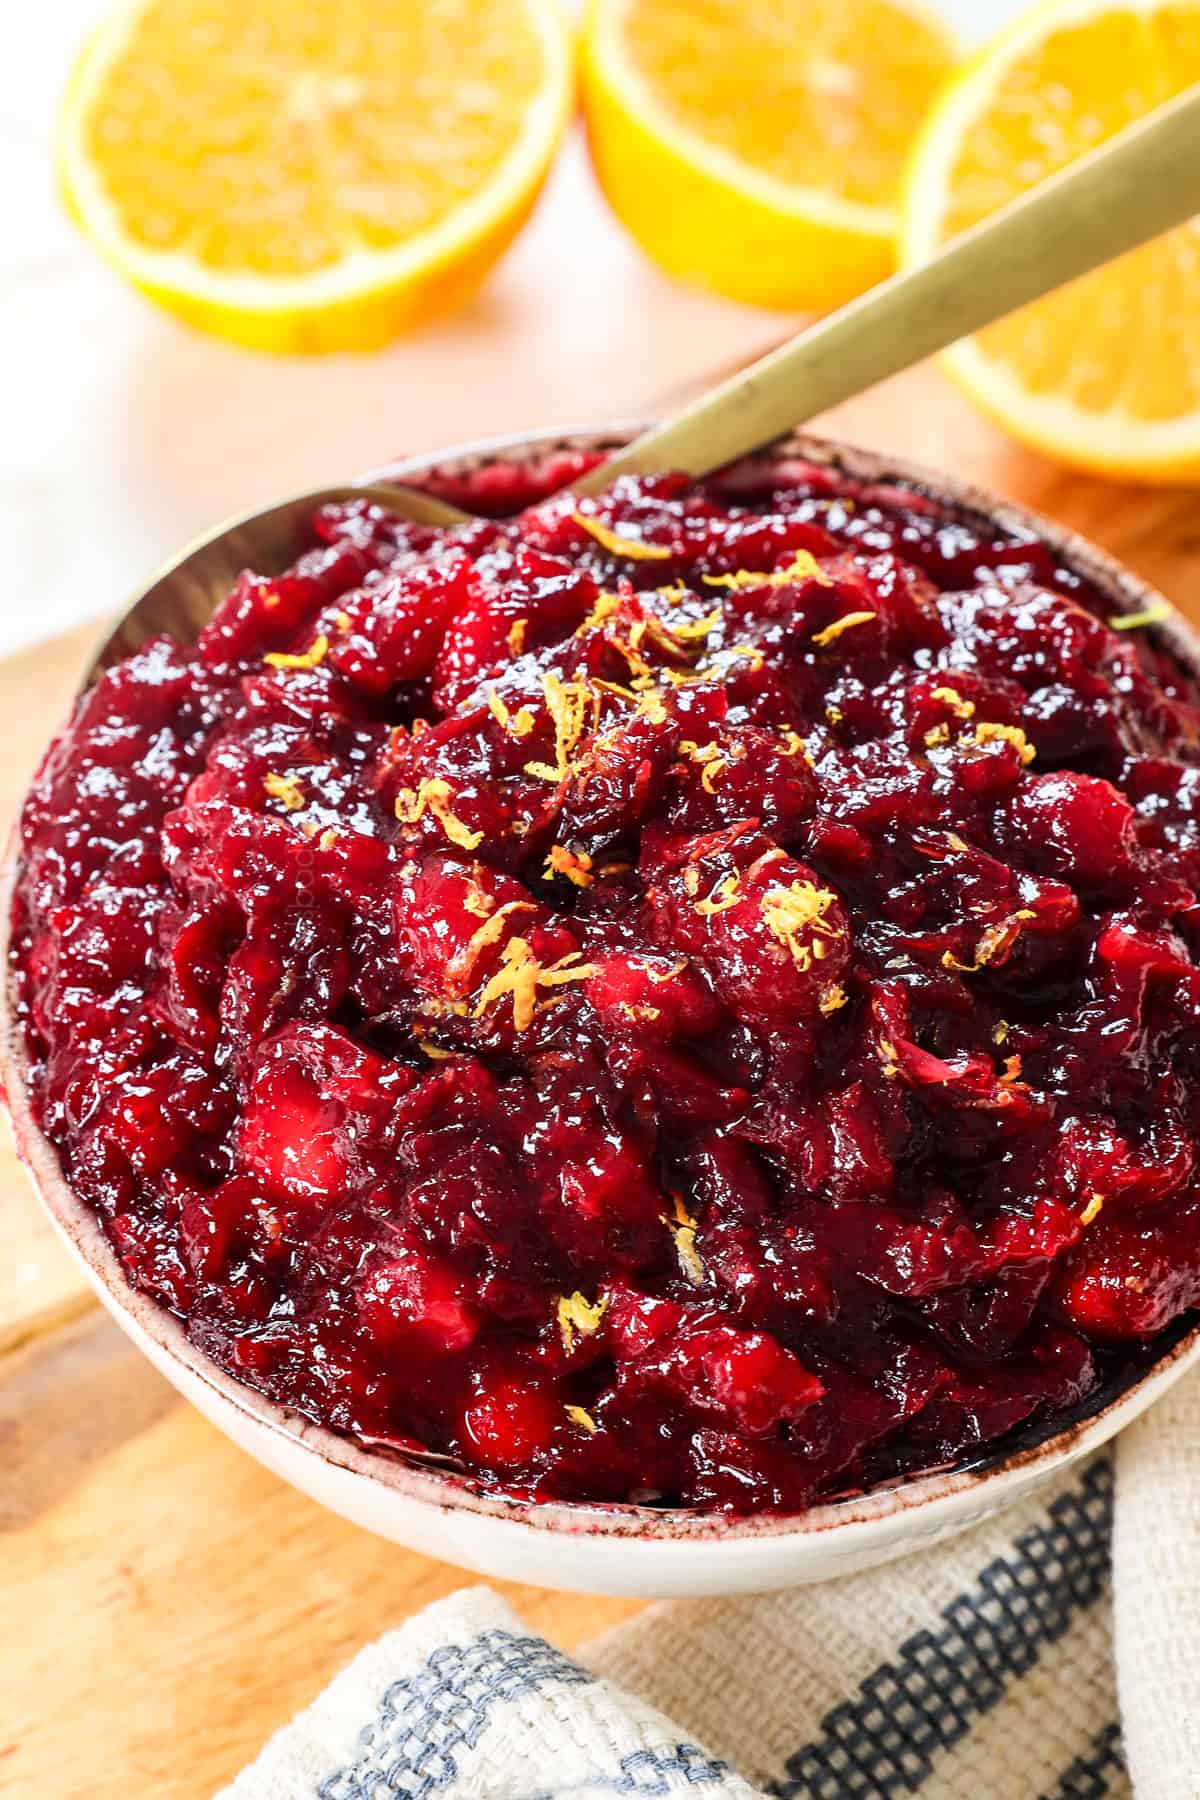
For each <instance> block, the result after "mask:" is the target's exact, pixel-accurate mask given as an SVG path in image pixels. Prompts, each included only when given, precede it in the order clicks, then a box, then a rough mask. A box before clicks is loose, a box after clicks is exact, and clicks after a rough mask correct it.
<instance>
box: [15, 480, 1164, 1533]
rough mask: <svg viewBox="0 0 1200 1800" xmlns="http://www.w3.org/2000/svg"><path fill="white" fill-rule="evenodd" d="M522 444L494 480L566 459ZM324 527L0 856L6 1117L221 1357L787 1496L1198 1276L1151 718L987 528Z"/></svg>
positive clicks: (380, 519)
mask: <svg viewBox="0 0 1200 1800" xmlns="http://www.w3.org/2000/svg"><path fill="white" fill-rule="evenodd" d="M563 473H564V468H563V467H561V466H560V467H558V468H555V469H553V470H552V471H550V472H549V474H548V475H547V477H546V478H547V479H548V480H549V479H553V478H556V477H560V476H561V475H562V474H563ZM469 497H470V498H473V499H484V500H487V501H488V502H489V504H490V506H491V509H492V510H493V511H495V510H502V509H504V508H506V507H507V508H513V507H515V506H518V505H521V504H522V503H527V502H530V501H531V498H532V504H528V505H527V509H526V510H524V511H522V512H520V513H519V514H518V515H517V516H515V517H511V518H508V519H502V520H500V521H499V522H482V521H481V522H480V523H479V524H478V525H477V526H472V527H469V528H464V529H462V530H460V531H458V532H452V533H449V534H446V533H436V532H433V531H431V530H428V529H423V528H417V527H412V526H407V525H404V524H401V523H399V522H397V521H396V520H394V519H392V518H390V517H388V516H387V515H386V514H385V513H383V512H381V511H379V510H377V509H375V508H373V507H368V506H365V505H355V506H344V507H340V508H327V509H326V510H324V511H323V512H321V513H320V514H319V515H318V516H317V517H316V518H315V519H314V521H313V547H312V548H310V549H308V550H306V551H305V553H304V554H303V555H302V556H301V558H300V560H299V561H298V562H297V564H296V565H295V567H294V569H293V570H292V571H291V572H290V573H289V574H287V575H285V576H283V577H281V578H278V579H275V580H266V579H261V578H259V577H258V576H256V575H253V574H247V575H245V576H243V577H242V578H241V579H240V580H239V582H238V584H237V587H236V588H235V590H234V592H233V593H232V594H231V595H230V596H229V598H228V599H227V600H226V601H225V603H224V604H223V605H222V606H221V608H220V609H219V611H218V612H217V614H216V616H215V618H214V619H213V621H212V623H211V624H210V625H209V626H208V628H207V629H206V630H205V632H204V634H203V636H202V638H201V640H200V643H199V645H198V646H197V647H196V648H194V649H188V648H184V647H182V646H180V645H178V644H176V643H173V642H171V641H170V640H168V639H165V638H162V639H158V640H156V641H154V642H152V643H149V644H147V645H146V646H145V647H144V648H143V649H142V650H140V651H139V652H138V653H137V654H136V655H134V656H132V657H130V658H129V660H128V661H127V662H125V663H124V664H122V665H121V666H120V667H118V668H115V669H113V670H112V671H111V672H110V673H109V674H107V675H106V676H105V677H104V679H103V680H102V681H100V682H99V684H98V685H97V686H96V687H95V688H94V689H93V690H92V691H91V693H89V694H88V695H87V697H86V698H85V699H84V700H83V701H82V702H81V704H80V705H79V707H78V709H77V711H76V714H75V717H74V719H73V720H72V722H71V723H70V725H69V727H68V728H67V730H66V731H65V732H64V733H63V735H62V736H61V738H60V739H59V740H58V742H57V743H56V744H55V746H54V747H53V748H52V750H51V751H50V753H49V755H48V756H47V758H46V760H45V762H44V764H43V766H42V769H41V772H40V774H39V776H38V778H37V781H36V784H35V786H34V789H33V792H32V794H31V796H30V799H29V801H28V803H27V805H26V808H25V812H24V817H23V821H22V844H23V864H22V870H21V876H20V881H19V886H18V890H17V896H16V915H15V949H14V960H15V968H16V978H17V992H18V996H19V1001H20V1005H21V1007H22V1009H23V1014H24V1018H25V1021H26V1025H27V1032H28V1045H29V1052H30V1056H31V1060H32V1090H33V1095H34V1100H35V1105H36V1109H37V1113H38V1116H39V1118H40V1120H41V1123H42V1125H43V1127H44V1129H45V1131H46V1132H47V1134H48V1135H49V1137H50V1139H51V1140H52V1142H53V1143H54V1144H55V1145H56V1146H57V1149H58V1151H59V1154H60V1156H61V1158H62V1163H63V1167H64V1170H65V1172H66V1174H67V1176H68V1178H69V1179H70V1181H71V1183H72V1185H73V1187H74V1188H75V1189H76V1191H77V1192H78V1193H79V1194H80V1195H82V1196H83V1198H84V1199H85V1200H86V1201H87V1203H88V1204H89V1205H90V1206H91V1207H93V1208H94V1209H95V1211H96V1213H97V1214H98V1215H99V1217H100V1218H101V1219H102V1221H103V1223H104V1227H105V1229H106V1231H107V1233H108V1235H109V1237H110V1239H111V1241H112V1243H113V1245H114V1246H115V1248H116V1251H117V1253H118V1255H119V1256H120V1258H121V1261H122V1263H123V1265H124V1267H125V1270H126V1271H127V1274H128V1277H129V1279H130V1281H131V1282H132V1283H133V1284H134V1285H135V1286H136V1287H138V1288H140V1289H142V1290H143V1291H145V1292H146V1293H149V1294H151V1295H153V1296H154V1297H155V1298H156V1299H157V1300H158V1301H160V1302H161V1303H162V1304H163V1305H164V1306H166V1307H168V1308H170V1309H171V1310H172V1311H173V1312H174V1313H176V1314H178V1315H179V1317H180V1318H181V1319H182V1320H183V1321H184V1322H185V1324H186V1328H187V1330H188V1332H189V1334H190V1335H191V1337H192V1339H193V1340H194V1342H195V1343H196V1344H197V1345H198V1346H199V1347H200V1348H201V1349H202V1350H203V1351H205V1352H206V1353H207V1354H208V1355H210V1356H211V1357H213V1358H214V1359H215V1360H216V1361H217V1362H219V1363H220V1364H221V1365H222V1366H223V1367H224V1368H226V1369H228V1370H230V1371H232V1372H233V1373H234V1374H235V1375H236V1376H238V1377H239V1378H240V1379H241V1380H243V1381H245V1382H247V1383H249V1384H250V1385H252V1386H253V1387H256V1388H258V1389H261V1390H262V1391H263V1392H264V1393H266V1394H269V1395H271V1396H272V1397H273V1398H275V1399H276V1400H279V1401H282V1402H285V1403H286V1404H287V1405H289V1406H291V1407H294V1408H296V1409H297V1410H299V1411H300V1412H301V1413H303V1414H305V1415H307V1416H308V1417H310V1418H313V1419H317V1420H320V1421H322V1422H324V1423H325V1424H327V1425H330V1426H332V1427H334V1428H335V1429H337V1430H339V1431H342V1432H346V1433H350V1434H352V1435H353V1436H355V1437H356V1438H358V1439H360V1440H362V1441H364V1442H366V1443H367V1444H371V1445H381V1446H396V1447H402V1448H404V1447H414V1446H422V1447H424V1448H427V1449H428V1450H430V1451H433V1452H436V1453H441V1454H445V1455H447V1456H450V1457H453V1458H455V1459H457V1460H458V1461H459V1462H460V1463H461V1464H463V1465H465V1466H466V1468H467V1469H468V1470H470V1471H471V1472H473V1473H475V1474H477V1475H480V1476H481V1477H482V1478H484V1479H485V1480H487V1481H488V1482H490V1483H492V1484H494V1485H498V1486H502V1487H504V1488H506V1489H509V1490H513V1491H520V1492H533V1493H535V1494H537V1495H540V1496H560V1497H562V1496H565V1497H569V1498H585V1499H592V1500H601V1501H628V1500H639V1501H647V1500H662V1501H668V1502H682V1503H688V1504H694V1505H697V1506H700V1507H706V1508H717V1509H727V1510H733V1511H746V1510H755V1509H762V1510H771V1509H794V1508H798V1507H802V1506H804V1505H805V1504H807V1503H808V1502H809V1501H811V1500H812V1499H814V1498H815V1497H821V1496H827V1495H834V1494H839V1493H844V1492H847V1491H853V1490H856V1489H859V1488H861V1487H863V1486H865V1485H869V1484H871V1483H873V1482H877V1481H879V1480H881V1479H885V1478H889V1477H893V1476H895V1475H897V1474H902V1473H904V1472H906V1471H912V1470H916V1469H921V1468H925V1467H929V1466H933V1465H938V1464H943V1463H945V1462H947V1461H949V1460H953V1459H957V1458H960V1457H961V1456H963V1455H964V1454H975V1453H977V1452H978V1451H980V1450H981V1449H982V1448H984V1447H987V1446H990V1445H992V1444H994V1443H996V1442H998V1441H1002V1440H1004V1439H1005V1438H1006V1437H1008V1436H1009V1435H1010V1434H1011V1433H1012V1432H1013V1431H1014V1429H1015V1428H1016V1427H1018V1426H1021V1425H1022V1424H1023V1423H1028V1422H1032V1421H1037V1420H1042V1421H1049V1420H1052V1419H1053V1418H1054V1417H1056V1416H1058V1415H1060V1414H1062V1413H1063V1412H1064V1411H1065V1410H1066V1409H1069V1408H1072V1407H1074V1406H1075V1405H1076V1404H1077V1403H1078V1402H1080V1401H1081V1400H1082V1399H1084V1398H1085V1397H1086V1396H1087V1395H1088V1394H1089V1392H1091V1391H1092V1390H1093V1389H1094V1388H1095V1387H1096V1385H1097V1383H1099V1382H1100V1381H1102V1380H1103V1379H1106V1378H1107V1377H1108V1376H1109V1375H1110V1374H1112V1373H1113V1371H1119V1370H1120V1369H1121V1368H1122V1367H1123V1366H1124V1365H1125V1363H1126V1362H1127V1361H1128V1360H1129V1359H1130V1358H1131V1357H1133V1356H1135V1355H1136V1354H1138V1352H1139V1348H1140V1347H1141V1346H1142V1345H1144V1344H1145V1343H1146V1341H1147V1340H1150V1339H1152V1338H1153V1337H1154V1335H1155V1334H1156V1333H1159V1332H1161V1331H1162V1330H1163V1329H1164V1328H1165V1327H1166V1326H1167V1325H1168V1324H1169V1323H1170V1322H1171V1321H1172V1320H1174V1319H1176V1318H1177V1317H1178V1316H1179V1315H1181V1314H1182V1313H1183V1312H1184V1311H1186V1309H1188V1308H1191V1307H1192V1306H1194V1305H1195V1304H1196V1303H1197V1300H1198V1298H1200V1188H1198V1186H1197V1179H1196V1170H1195V1138H1196V1131H1197V1125H1198V1123H1200V1054H1198V1044H1197V1037H1198V1027H1200V974H1198V972H1197V968H1196V966H1195V964H1194V961H1193V957H1194V954H1195V952H1196V950H1197V947H1198V945H1200V913H1198V911H1197V907H1196V902H1195V899H1194V895H1193V889H1194V886H1195V885H1196V884H1197V883H1200V805H1198V792H1200V789H1198V783H1200V774H1198V772H1197V765H1198V762H1200V756H1198V748H1197V747H1198V743H1200V712H1198V711H1197V704H1196V694H1195V691H1194V688H1193V686H1192V684H1191V682H1190V680H1188V679H1187V678H1186V677H1185V676H1184V675H1183V674H1182V673H1181V671H1180V670H1179V669H1178V668H1177V667H1176V665H1175V664H1174V663H1173V662H1172V661H1171V660H1170V658H1169V657H1168V656H1167V655H1166V654H1165V653H1163V652H1161V651H1157V650H1155V649H1154V648H1153V639H1154V633H1153V629H1152V627H1149V628H1148V627H1142V628H1138V629H1134V630H1130V631H1117V630H1113V629H1110V627H1109V625H1108V623H1107V622H1106V619H1105V617H1104V613H1105V607H1104V605H1103V604H1102V603H1101V602H1100V600H1099V598H1098V596H1097V595H1096V594H1095V593H1094V592H1092V591H1090V590H1089V588H1088V587H1087V586H1086V584H1085V583H1084V582H1083V581H1082V580H1081V579H1080V578H1079V577H1078V576H1077V575H1075V574H1073V573H1072V572H1071V571H1070V570H1068V569H1065V568H1063V567H1062V566H1060V565H1059V564H1058V563H1056V561H1055V559H1054V557H1053V556H1052V555H1051V553H1050V552H1049V550H1048V549H1047V548H1046V547H1045V546H1044V545H1043V544H1042V543H1040V542H1038V541H1036V540H1034V539H1031V538H1029V539H1027V538H1019V537H1016V536H1013V535H1011V534H1005V533H998V532H995V531H994V530H992V529H991V528H984V527H980V528H976V527H975V526H973V525H971V524H968V523H963V522H961V521H956V520H953V519H949V518H947V517H945V516H944V515H943V514H941V513H939V511H938V509H937V508H936V507H935V506H933V505H932V504H931V503H930V502H929V501H928V500H927V499H925V498H923V497H921V496H920V495H917V494H913V493H907V492H901V491H898V490H894V489H889V490H879V489H868V488H865V487H862V486H860V485H859V486H856V485H855V484H853V483H848V482H845V481H842V480H841V478H839V477H835V476H833V475H830V474H829V473H828V472H825V471H823V470H819V469H815V468H808V467H805V466H801V465H796V466H794V467H792V468H791V469H790V470H785V471H782V472H781V473H779V474H778V475H777V476H776V477H775V478H774V482H773V485H772V486H770V487H763V486H761V485H759V486H757V487H756V486H755V485H754V484H753V482H752V481H750V480H749V479H747V478H743V479H742V481H741V482H737V481H727V482H726V483H725V484H724V485H723V486H716V485H711V484H710V485H708V486H700V487H694V486H689V484H688V483H686V482H685V481H683V480H682V479H674V478H659V479H654V480H647V481H629V480H626V481H622V482H620V483H619V484H618V485H617V486H616V487H615V488H614V490H613V491H611V492H610V493H609V494H608V495H606V496H605V497H604V498H603V499H602V500H600V501H598V502H595V503H591V502H588V503H586V504H585V505H584V507H583V508H582V512H581V514H580V516H576V513H575V507H574V505H573V504H572V502H571V500H570V499H566V498H562V497H556V498H550V499H538V498H537V496H536V493H535V492H533V491H532V490H531V488H530V486H529V478H528V477H526V476H524V475H521V474H516V475H514V474H513V473H512V472H511V471H507V472H502V473H500V474H496V473H492V474H490V475H485V476H484V477H482V478H480V482H479V484H478V485H477V486H476V487H475V488H474V489H472V490H471V493H470V496H469Z"/></svg>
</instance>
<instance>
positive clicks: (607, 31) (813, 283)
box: [583, 0, 954, 309]
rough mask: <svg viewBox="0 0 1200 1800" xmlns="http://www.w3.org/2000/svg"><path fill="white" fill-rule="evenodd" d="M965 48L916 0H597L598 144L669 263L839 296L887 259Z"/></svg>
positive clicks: (612, 190)
mask: <svg viewBox="0 0 1200 1800" xmlns="http://www.w3.org/2000/svg"><path fill="white" fill-rule="evenodd" d="M953 62H954V50H953V46H952V44H951V41H950V39H949V37H948V35H947V32H946V29H945V27H944V26H943V25H942V24H941V22H940V21H939V20H938V19H937V18H936V17H935V16H934V15H933V14H931V13H926V12H924V11H923V10H921V8H920V6H919V4H918V0H912V3H911V4H910V3H908V0H592V4H591V10H590V13H589V16H588V21H587V25H586V28H585V32H584V42H583V89H584V105H585V108H586V112H587V119H588V129H589V137H590V142H591V147H592V156H593V160H594V162H595V165H596V170H597V173H598V175H599V178H600V182H601V185H602V186H603V188H604V191H605V193H606V194H607V196H608V198H609V201H610V202H611V204H612V206H613V208H614V210H615V211H616V213H617V214H618V216H619V217H620V218H621V220H622V221H623V222H624V224H625V225H626V226H627V227H628V229H629V230H630V231H631V232H632V233H633V235H634V237H635V238H637V240H638V242H639V243H640V244H641V245H642V247H643V248H644V249H645V250H646V251H648V252H649V254H650V255H651V256H652V257H654V258H655V259H656V261H658V262H659V263H661V264H662V265H663V267H664V268H666V269H669V270H670V271H671V272H672V273H673V274H675V275H679V276H682V277H684V278H686V279H689V280H693V281H697V282H699V283H701V284H702V285H704V286H707V287H711V288H715V289H716V290H717V291H718V292H720V293H723V294H729V295H732V296H733V297H734V298H735V299H738V300H745V301H750V302H752V303H756V304H758V305H762V306H777V307H786V308H790V309H803V308H824V307H828V306H833V305H836V304H837V303H838V302H839V301H841V300H845V299H848V298H849V297H850V296H851V295H853V294H855V293H858V292H859V291H860V290H861V289H862V288H864V287H867V286H869V285H870V284H871V282H873V281H877V280H878V279H879V278H880V277H881V276H883V275H886V274H887V273H888V271H889V270H890V268H891V267H892V264H893V260H894V255H895V242H894V240H895V233H896V227H897V212H896V201H897V197H898V192H899V185H900V178H901V173H902V170H903V165H904V158H905V156H906V154H907V151H908V148H909V145H910V141H911V139H912V136H913V133H914V131H915V130H916V127H917V124H918V122H919V121H920V119H921V117H922V115H923V114H924V112H925V110H926V108H927V107H928V105H929V102H930V100H931V99H932V97H933V95H934V93H935V92H936V91H937V89H938V88H939V87H940V85H941V83H942V82H943V80H944V79H945V77H946V75H947V74H948V73H949V71H950V69H951V67H952V66H953Z"/></svg>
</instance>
